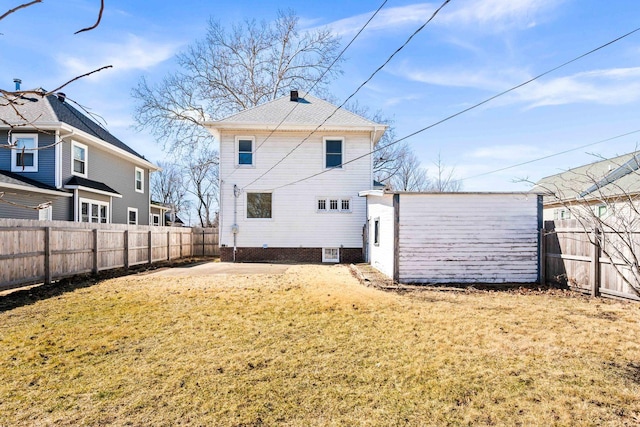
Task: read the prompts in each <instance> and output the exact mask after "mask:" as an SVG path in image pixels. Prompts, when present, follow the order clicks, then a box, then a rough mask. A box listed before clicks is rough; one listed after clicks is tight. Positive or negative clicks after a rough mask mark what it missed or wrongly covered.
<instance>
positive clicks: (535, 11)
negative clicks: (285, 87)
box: [326, 0, 560, 36]
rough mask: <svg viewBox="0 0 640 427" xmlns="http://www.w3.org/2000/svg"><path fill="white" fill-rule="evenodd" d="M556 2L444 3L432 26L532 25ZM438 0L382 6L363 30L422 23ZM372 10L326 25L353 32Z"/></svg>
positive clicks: (341, 32) (475, 0)
mask: <svg viewBox="0 0 640 427" xmlns="http://www.w3.org/2000/svg"><path fill="white" fill-rule="evenodd" d="M559 3H560V1H557V0H556V1H551V0H466V1H463V2H461V3H455V2H452V3H451V4H449V5H446V6H445V7H444V8H443V9H442V10H441V11H440V12H439V14H438V15H437V16H436V18H435V19H434V20H433V22H432V25H443V24H444V25H448V26H456V27H457V29H460V27H459V26H460V25H467V26H471V25H481V26H484V27H486V28H487V29H490V30H491V31H495V30H496V29H498V28H504V27H512V26H520V27H525V28H529V27H532V26H535V25H536V23H537V22H538V20H539V19H540V14H541V13H542V12H544V11H547V10H549V9H551V8H552V7H557V6H558V4H559ZM439 6H440V3H414V4H410V5H407V6H400V7H392V8H383V9H382V10H381V11H380V12H379V13H378V15H377V16H376V17H375V18H374V19H373V21H371V23H370V24H369V25H368V27H367V31H369V32H370V31H376V30H378V31H379V30H389V29H396V28H403V27H406V26H408V25H411V26H417V25H420V24H423V23H424V22H425V21H426V20H427V19H428V18H429V17H430V16H431V15H432V14H433V12H434V11H435V10H436V8H437V7H439ZM372 13H373V10H371V11H369V12H367V13H363V14H360V15H356V16H352V17H349V18H345V19H340V20H338V21H334V22H332V23H330V24H327V25H326V27H330V28H331V29H332V31H333V32H334V33H335V34H337V35H339V36H348V35H353V34H355V33H356V32H357V31H358V30H359V29H360V28H361V27H362V26H363V25H364V24H365V22H367V20H368V19H369V18H370V17H371V15H372Z"/></svg>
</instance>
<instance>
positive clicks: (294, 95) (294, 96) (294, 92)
mask: <svg viewBox="0 0 640 427" xmlns="http://www.w3.org/2000/svg"><path fill="white" fill-rule="evenodd" d="M290 99H291V102H298V91H297V90H292V91H291V98H290Z"/></svg>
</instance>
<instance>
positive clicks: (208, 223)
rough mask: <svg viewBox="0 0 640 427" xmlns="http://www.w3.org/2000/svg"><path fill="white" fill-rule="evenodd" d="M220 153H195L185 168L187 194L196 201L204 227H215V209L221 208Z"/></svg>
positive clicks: (207, 151)
mask: <svg viewBox="0 0 640 427" xmlns="http://www.w3.org/2000/svg"><path fill="white" fill-rule="evenodd" d="M218 165H219V158H218V152H217V151H216V150H213V149H211V148H202V149H200V150H198V152H197V153H194V154H193V155H192V156H191V157H190V160H189V161H187V162H186V164H185V166H184V170H185V174H186V176H187V186H186V189H187V192H188V193H190V194H191V195H193V196H194V197H195V199H196V210H197V212H198V218H199V219H200V225H201V226H202V227H213V226H214V223H215V221H216V212H215V210H214V209H215V208H216V207H217V206H219V193H220V187H219V175H218V171H219V169H218Z"/></svg>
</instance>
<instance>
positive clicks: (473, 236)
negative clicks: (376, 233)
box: [398, 193, 538, 283]
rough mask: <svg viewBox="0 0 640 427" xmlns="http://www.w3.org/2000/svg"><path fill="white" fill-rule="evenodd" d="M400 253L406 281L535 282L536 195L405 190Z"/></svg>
mask: <svg viewBox="0 0 640 427" xmlns="http://www.w3.org/2000/svg"><path fill="white" fill-rule="evenodd" d="M398 256H399V257H400V258H399V278H400V281H401V282H406V283H410V282H415V283H417V282H422V283H456V282H458V283H473V282H476V283H510V282H511V283H526V282H535V281H536V280H537V276H538V216H537V197H536V196H535V195H530V196H528V195H524V194H464V193H461V194H440V195H439V194H415V195H411V194H401V195H400V248H399V254H398Z"/></svg>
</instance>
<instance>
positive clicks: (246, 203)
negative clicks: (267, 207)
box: [244, 191, 276, 221]
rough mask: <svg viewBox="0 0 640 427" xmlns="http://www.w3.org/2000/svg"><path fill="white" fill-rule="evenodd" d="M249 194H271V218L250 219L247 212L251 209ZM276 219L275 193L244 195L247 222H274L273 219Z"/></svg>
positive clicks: (246, 193) (252, 192)
mask: <svg viewBox="0 0 640 427" xmlns="http://www.w3.org/2000/svg"><path fill="white" fill-rule="evenodd" d="M249 193H251V194H255V193H269V194H271V218H249V216H248V215H247V213H248V212H247V210H248V207H249V202H248V197H249ZM275 217H276V213H275V203H274V198H273V191H245V193H244V219H246V220H247V221H273V219H274V218H275Z"/></svg>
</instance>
